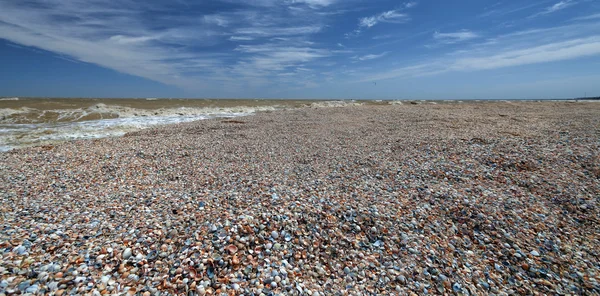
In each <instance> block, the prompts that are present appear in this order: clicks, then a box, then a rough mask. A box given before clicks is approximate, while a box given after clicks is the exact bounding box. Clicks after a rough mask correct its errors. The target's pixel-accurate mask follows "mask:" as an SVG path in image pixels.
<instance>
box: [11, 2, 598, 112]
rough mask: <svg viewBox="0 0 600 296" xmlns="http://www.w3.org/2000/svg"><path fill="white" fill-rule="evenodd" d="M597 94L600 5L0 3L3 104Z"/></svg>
mask: <svg viewBox="0 0 600 296" xmlns="http://www.w3.org/2000/svg"><path fill="white" fill-rule="evenodd" d="M586 95H587V96H600V0H539V1H522V0H500V1H498V0H415V1H388V0H381V1H377V0H253V1H242V0H205V1H201V0H198V1H192V0H172V1H158V0H120V1H113V0H0V96H44V97H195V98H310V99H465V100H466V99H555V98H571V97H583V96H586Z"/></svg>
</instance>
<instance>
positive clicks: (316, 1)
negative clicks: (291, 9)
mask: <svg viewBox="0 0 600 296" xmlns="http://www.w3.org/2000/svg"><path fill="white" fill-rule="evenodd" d="M291 2H292V3H303V4H306V5H308V6H310V7H323V6H329V5H331V4H333V3H335V2H337V0H292V1H291Z"/></svg>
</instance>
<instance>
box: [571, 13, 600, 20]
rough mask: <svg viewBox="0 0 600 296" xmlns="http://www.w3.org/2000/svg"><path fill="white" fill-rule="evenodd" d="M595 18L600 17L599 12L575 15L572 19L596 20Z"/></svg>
mask: <svg viewBox="0 0 600 296" xmlns="http://www.w3.org/2000/svg"><path fill="white" fill-rule="evenodd" d="M596 19H600V13H596V14H591V15H586V16H580V17H576V18H574V19H573V20H574V21H589V20H596Z"/></svg>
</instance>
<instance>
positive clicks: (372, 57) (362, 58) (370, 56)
mask: <svg viewBox="0 0 600 296" xmlns="http://www.w3.org/2000/svg"><path fill="white" fill-rule="evenodd" d="M388 53H389V52H387V51H386V52H382V53H380V54H367V55H364V56H356V57H354V59H356V60H359V61H370V60H375V59H378V58H382V57H384V56H386V55H387V54H388Z"/></svg>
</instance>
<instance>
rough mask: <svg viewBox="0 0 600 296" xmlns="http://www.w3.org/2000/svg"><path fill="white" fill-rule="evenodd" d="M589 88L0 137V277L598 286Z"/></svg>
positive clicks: (284, 285) (285, 284) (156, 289)
mask: <svg viewBox="0 0 600 296" xmlns="http://www.w3.org/2000/svg"><path fill="white" fill-rule="evenodd" d="M599 197H600V103H593V102H578V103H575V102H479V103H476V102H470V103H462V104H459V103H453V104H450V103H449V104H430V103H427V102H422V103H417V102H414V104H410V103H407V102H405V103H403V104H402V103H398V104H394V105H383V104H382V105H364V106H342V107H320V108H315V107H305V108H298V109H292V110H280V111H273V112H259V113H257V114H255V115H252V116H246V117H237V118H215V119H208V120H202V121H195V122H188V123H180V124H176V125H169V126H165V127H159V128H152V129H146V130H141V131H137V132H132V133H128V134H126V135H125V136H123V137H115V138H106V139H97V140H81V141H72V142H64V143H61V144H55V145H44V146H39V147H29V148H23V149H16V150H12V151H9V152H3V153H0V199H1V204H0V295H1V296H4V295H13V294H31V295H75V294H77V295H427V294H429V295H600V223H599V222H600V221H599V217H600V213H599V209H600V208H599V205H598V199H599Z"/></svg>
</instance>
